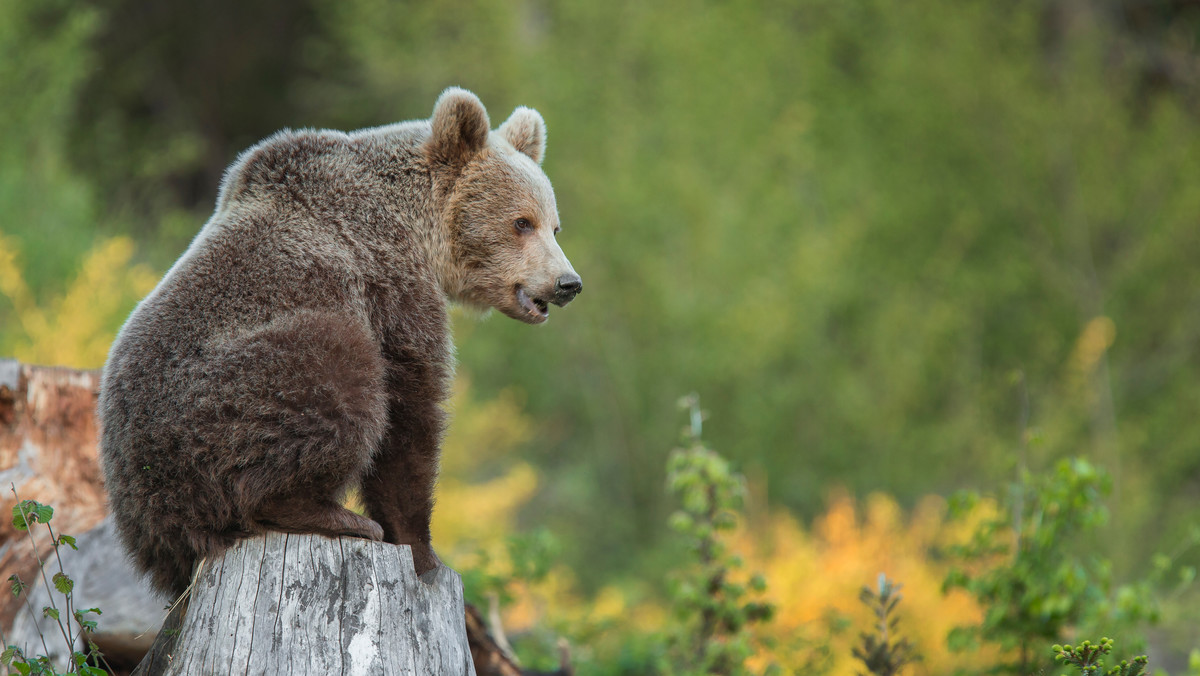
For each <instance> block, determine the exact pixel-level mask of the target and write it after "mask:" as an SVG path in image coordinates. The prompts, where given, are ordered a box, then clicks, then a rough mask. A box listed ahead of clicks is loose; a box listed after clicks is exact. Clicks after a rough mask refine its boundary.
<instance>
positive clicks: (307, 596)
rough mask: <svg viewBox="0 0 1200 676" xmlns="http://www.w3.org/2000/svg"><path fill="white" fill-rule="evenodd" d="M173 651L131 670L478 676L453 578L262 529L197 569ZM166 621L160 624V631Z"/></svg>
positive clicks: (347, 544)
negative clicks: (421, 572)
mask: <svg viewBox="0 0 1200 676" xmlns="http://www.w3.org/2000/svg"><path fill="white" fill-rule="evenodd" d="M175 620H176V622H177V623H178V632H177V634H174V633H173V632H169V631H168V632H162V633H163V634H164V635H165V638H167V639H168V640H169V639H172V638H173V639H174V640H169V641H168V642H169V643H173V645H165V644H164V645H163V646H162V647H161V649H155V650H152V651H151V655H149V656H148V657H147V661H146V662H144V663H143V664H142V665H141V666H140V667H139V669H138V671H137V672H135V673H139V674H148V675H149V674H281V675H282V674H297V675H302V674H314V675H316V674H321V675H325V674H364V675H365V674H371V675H380V674H398V675H400V674H412V675H414V676H425V675H439V674H454V675H455V676H458V675H461V674H472V675H473V674H475V669H474V666H473V665H472V663H471V653H470V649H469V648H468V645H467V634H466V626H465V624H464V622H463V597H462V581H461V579H460V578H459V576H458V574H457V573H455V572H454V571H452V570H450V569H449V568H445V567H442V568H438V569H436V570H433V571H430V572H429V573H426V574H425V576H423V578H418V577H417V575H416V572H415V571H414V569H413V563H412V554H411V552H410V550H409V548H408V547H397V546H395V545H390V544H385V543H381V542H371V541H367V540H361V539H357V538H339V539H336V540H335V539H330V538H326V537H322V536H319V535H294V534H284V533H269V534H267V535H266V536H265V537H258V538H253V539H248V540H243V541H240V542H239V543H238V544H237V545H235V546H234V547H232V548H230V549H229V550H228V551H227V552H225V554H224V555H223V556H221V557H220V558H218V559H215V560H211V561H204V562H203V563H202V564H201V565H200V566H199V569H198V571H197V573H196V577H195V578H194V581H193V588H192V591H191V595H190V598H189V600H188V607H187V609H186V612H185V613H183V618H182V622H179V618H178V617H176V618H175ZM170 623H171V618H168V624H170Z"/></svg>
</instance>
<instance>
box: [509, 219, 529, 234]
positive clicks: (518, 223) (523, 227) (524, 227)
mask: <svg viewBox="0 0 1200 676" xmlns="http://www.w3.org/2000/svg"><path fill="white" fill-rule="evenodd" d="M513 227H514V228H516V229H517V232H530V231H531V230H533V223H530V222H529V219H528V218H518V219H517V220H515V221H513Z"/></svg>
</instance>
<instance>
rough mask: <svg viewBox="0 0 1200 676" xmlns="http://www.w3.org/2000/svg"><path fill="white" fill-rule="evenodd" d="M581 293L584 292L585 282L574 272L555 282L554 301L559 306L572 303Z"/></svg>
mask: <svg viewBox="0 0 1200 676" xmlns="http://www.w3.org/2000/svg"><path fill="white" fill-rule="evenodd" d="M580 291H583V280H582V279H580V278H579V275H577V274H575V273H574V272H568V273H567V274H565V275H563V276H562V277H559V278H558V280H557V281H555V282H554V300H555V301H556V302H557V303H558V304H559V305H566V304H567V303H569V302H571V299H572V298H574V297H575V296H577V295H579V292H580Z"/></svg>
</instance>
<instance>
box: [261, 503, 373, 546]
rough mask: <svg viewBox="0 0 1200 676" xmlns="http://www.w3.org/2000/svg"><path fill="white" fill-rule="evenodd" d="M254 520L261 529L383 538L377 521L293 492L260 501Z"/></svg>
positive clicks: (371, 538) (334, 504)
mask: <svg viewBox="0 0 1200 676" xmlns="http://www.w3.org/2000/svg"><path fill="white" fill-rule="evenodd" d="M254 520H255V522H257V523H258V524H260V525H261V526H263V527H264V530H275V531H283V532H285V533H317V534H319V535H328V536H330V537H337V536H339V535H350V536H353V537H360V538H365V539H367V540H382V539H383V528H382V527H381V526H380V525H379V524H378V523H376V522H375V521H373V520H371V519H368V518H367V517H365V516H362V515H359V514H355V513H354V512H352V511H350V510H348V509H346V508H345V507H343V506H341V505H339V504H337V503H336V502H334V501H333V500H329V499H326V498H316V497H309V496H294V497H291V498H283V499H276V500H272V501H270V502H268V503H267V504H265V505H263V507H262V509H261V510H260V511H259V513H258V514H257V515H256V517H255V519H254Z"/></svg>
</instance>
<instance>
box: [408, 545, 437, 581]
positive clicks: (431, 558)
mask: <svg viewBox="0 0 1200 676" xmlns="http://www.w3.org/2000/svg"><path fill="white" fill-rule="evenodd" d="M412 555H413V567H414V568H416V569H417V575H418V576H421V575H424V574H425V573H428V572H429V571H431V570H433V569H434V568H437V567H438V566H440V565H442V560H441V559H439V558H438V556H437V554H434V553H433V547H431V546H429V545H428V544H416V545H413V546H412Z"/></svg>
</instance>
